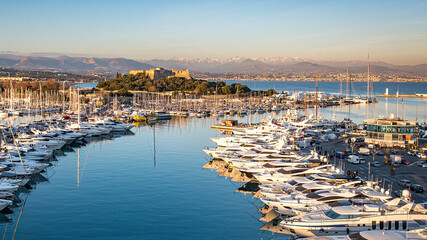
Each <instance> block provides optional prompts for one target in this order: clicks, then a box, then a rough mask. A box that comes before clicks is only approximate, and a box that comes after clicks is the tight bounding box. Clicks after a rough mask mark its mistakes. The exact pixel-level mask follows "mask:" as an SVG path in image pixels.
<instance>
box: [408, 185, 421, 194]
mask: <svg viewBox="0 0 427 240" xmlns="http://www.w3.org/2000/svg"><path fill="white" fill-rule="evenodd" d="M409 189H411V191H413V192H416V193H422V192H424V188H423V187H422V186H421V185H419V184H412V185H411V187H410V188H409Z"/></svg>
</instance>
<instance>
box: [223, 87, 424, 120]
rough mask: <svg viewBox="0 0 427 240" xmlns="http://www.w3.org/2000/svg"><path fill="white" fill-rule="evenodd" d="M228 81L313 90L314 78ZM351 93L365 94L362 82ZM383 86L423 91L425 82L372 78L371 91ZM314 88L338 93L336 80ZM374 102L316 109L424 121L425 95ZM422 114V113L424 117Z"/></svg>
mask: <svg viewBox="0 0 427 240" xmlns="http://www.w3.org/2000/svg"><path fill="white" fill-rule="evenodd" d="M227 83H228V84H232V83H240V84H244V85H247V86H248V87H249V88H250V89H254V90H268V89H275V90H276V91H278V92H281V91H289V92H291V93H293V92H299V91H315V89H316V82H281V81H271V82H266V81H228V82H227ZM352 84H353V85H352V87H351V88H352V95H353V96H358V95H360V96H362V97H366V90H367V89H366V82H353V83H352ZM346 86H347V85H346V83H345V82H343V83H342V92H343V95H344V96H345V92H346ZM386 88H388V89H389V90H388V91H389V94H395V93H396V92H397V91H399V94H416V93H424V94H427V83H408V82H402V83H399V82H374V91H375V95H380V94H384V93H385V92H386ZM318 91H319V92H326V93H340V82H319V83H318ZM378 100H379V103H377V104H359V105H351V106H337V107H332V108H325V109H320V110H319V112H320V114H321V115H323V116H325V117H327V118H332V117H333V115H335V116H336V119H338V120H342V119H343V118H345V117H351V118H352V119H353V120H354V121H355V122H356V123H362V122H363V120H364V119H366V118H377V117H378V116H389V115H390V114H391V113H394V114H397V115H398V116H399V117H402V118H405V119H409V120H418V122H426V120H427V116H426V110H427V98H405V99H403V106H402V98H399V99H398V101H396V99H395V98H390V99H387V98H378ZM308 114H314V109H311V110H309V113H308ZM425 116H426V117H425Z"/></svg>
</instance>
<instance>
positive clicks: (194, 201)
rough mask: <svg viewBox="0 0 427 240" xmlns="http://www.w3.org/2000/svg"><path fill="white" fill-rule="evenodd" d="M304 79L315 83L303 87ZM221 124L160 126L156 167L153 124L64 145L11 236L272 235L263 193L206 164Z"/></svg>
mask: <svg viewBox="0 0 427 240" xmlns="http://www.w3.org/2000/svg"><path fill="white" fill-rule="evenodd" d="M249 83H251V84H254V85H255V84H256V85H257V86H259V87H258V88H255V87H252V86H250V85H249ZM249 83H243V84H248V85H249V87H251V88H254V89H261V86H262V87H263V88H262V89H264V90H265V89H268V88H272V87H271V86H276V90H278V91H281V90H292V89H293V88H294V85H295V84H301V85H300V86H301V89H300V90H303V91H305V90H312V88H311V85H313V84H314V83H310V82H309V83H307V82H304V83H295V82H249ZM261 83H262V84H261ZM268 84H270V86H268ZM280 84H282V85H280ZM306 84H308V85H307V86H309V87H306V89H303V86H304V85H306ZM310 84H311V85H310ZM355 84H357V83H355ZM376 84H377V83H376ZM381 84H382V83H380V85H378V86H377V85H375V89H376V91H377V92H379V93H382V92H384V90H381V87H380V86H381ZM362 85H363V84H362ZM426 85H427V84H426V83H422V84H419V83H418V84H415V85H414V84H413V83H405V84H403V83H402V84H401V83H399V84H397V83H396V84H394V83H387V84H386V85H383V86H388V87H389V88H390V89H394V88H397V87H399V89H407V90H408V92H405V93H421V92H422V93H427V89H426V88H427V86H426ZM392 87H393V88H392ZM325 89H329V90H328V91H327V90H325ZM337 89H338V90H337ZM410 89H413V90H411V91H413V92H410V91H409V90H410ZM295 90H296V91H297V90H298V89H297V87H295ZM319 90H320V91H327V92H338V91H339V85H338V87H337V84H334V83H319ZM418 90H419V91H418ZM361 91H362V90H361ZM389 91H390V92H393V91H392V90H389ZM425 103H426V101H425V100H422V99H405V102H404V104H405V109H406V110H405V116H406V117H407V118H414V119H415V118H416V117H418V119H419V120H420V119H422V118H423V113H424V109H423V105H425ZM396 105H397V106H398V107H399V108H398V110H399V111H401V110H402V108H401V106H400V105H401V103H399V104H396V102H395V101H394V100H389V101H385V100H381V102H380V104H370V105H356V106H351V107H348V106H345V107H335V108H327V109H320V110H319V111H320V114H321V115H322V116H323V117H327V118H332V116H333V115H334V114H335V115H336V118H337V119H342V118H343V117H347V116H350V117H352V118H354V119H355V120H356V121H358V122H360V121H362V120H363V119H364V118H366V116H369V115H371V116H372V115H377V114H378V113H380V114H384V113H390V112H394V111H396V108H395V107H396ZM386 106H387V107H386ZM416 108H418V111H415V110H414V109H416ZM313 111H314V110H310V112H311V113H313ZM416 113H418V114H416ZM417 115H418V116H417ZM264 116H265V115H252V116H248V117H246V118H243V119H242V118H239V121H241V122H249V121H250V122H257V121H259V119H260V118H262V117H264ZM234 118H235V117H234ZM217 122H218V120H215V119H212V118H206V119H198V118H190V119H181V120H175V119H174V120H172V121H167V122H161V123H158V124H156V125H155V127H154V129H155V131H156V134H155V135H156V163H155V164H156V165H155V167H154V159H153V137H154V136H153V135H154V134H153V132H154V130H153V127H151V126H141V127H137V128H134V129H133V130H132V132H133V133H134V134H133V135H128V136H121V137H117V138H113V139H104V140H102V141H96V142H92V143H89V144H87V145H86V146H82V147H81V148H80V150H79V151H77V148H74V152H66V153H65V154H66V156H60V157H58V161H57V162H54V165H55V166H53V167H51V168H50V169H49V170H48V171H47V172H46V173H44V174H43V175H44V176H46V177H48V181H44V182H40V183H38V184H37V185H35V186H36V189H33V190H30V191H26V192H23V193H21V194H20V198H21V199H22V202H21V203H19V204H18V205H17V206H15V207H14V211H15V213H13V214H11V215H6V217H10V218H11V219H12V222H10V223H8V224H6V223H3V224H0V231H3V232H4V236H5V237H4V238H3V239H12V238H13V235H14V232H15V239H261V238H262V239H270V238H271V237H273V235H272V233H269V232H264V231H259V228H260V227H261V226H262V225H263V223H261V222H259V221H257V219H258V218H259V217H260V214H259V213H258V212H257V206H259V205H260V203H259V201H257V200H254V199H252V198H251V197H250V196H249V195H248V196H245V195H243V194H240V193H234V192H235V190H236V189H237V187H238V186H240V184H237V183H233V182H230V181H229V179H225V178H223V177H218V176H217V175H218V174H219V173H217V172H213V171H211V170H209V169H203V168H202V166H203V165H204V164H205V163H206V159H205V157H206V155H205V154H204V153H203V152H202V148H203V147H205V146H213V144H212V143H211V141H210V140H209V137H212V136H218V134H219V132H218V131H214V130H211V129H210V126H211V125H212V124H214V123H217ZM78 152H79V153H78ZM78 155H79V156H80V158H79V159H80V160H79V161H78ZM78 179H79V181H78ZM25 200H26V201H25ZM24 202H25V205H24ZM254 204H255V205H257V206H254ZM21 210H22V213H21ZM20 213H21V214H20ZM18 219H19V223H18V224H17V222H18ZM280 237H283V238H286V236H283V235H274V238H275V239H277V238H280Z"/></svg>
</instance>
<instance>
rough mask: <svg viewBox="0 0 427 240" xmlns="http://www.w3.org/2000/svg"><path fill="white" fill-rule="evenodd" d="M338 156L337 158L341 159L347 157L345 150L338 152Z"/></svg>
mask: <svg viewBox="0 0 427 240" xmlns="http://www.w3.org/2000/svg"><path fill="white" fill-rule="evenodd" d="M336 156H337V158H339V159H344V157H345V153H343V152H336Z"/></svg>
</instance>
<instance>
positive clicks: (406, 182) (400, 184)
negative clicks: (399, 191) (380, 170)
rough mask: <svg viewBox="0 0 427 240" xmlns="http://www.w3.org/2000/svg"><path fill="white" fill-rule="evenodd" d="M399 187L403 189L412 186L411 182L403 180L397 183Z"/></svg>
mask: <svg viewBox="0 0 427 240" xmlns="http://www.w3.org/2000/svg"><path fill="white" fill-rule="evenodd" d="M397 185H399V186H402V187H409V186H411V181H409V180H407V179H401V180H399V181H397Z"/></svg>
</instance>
